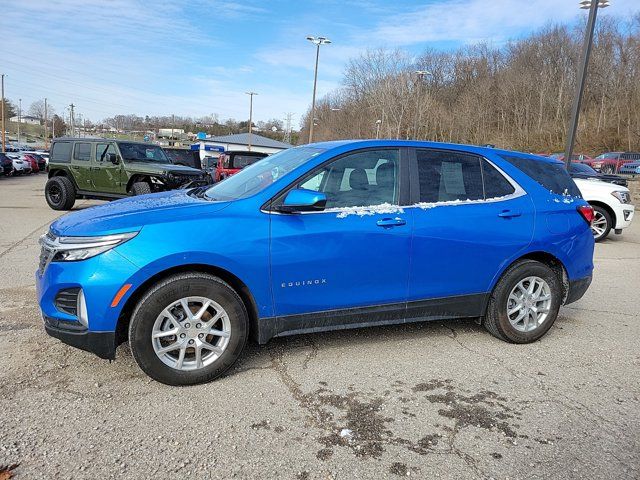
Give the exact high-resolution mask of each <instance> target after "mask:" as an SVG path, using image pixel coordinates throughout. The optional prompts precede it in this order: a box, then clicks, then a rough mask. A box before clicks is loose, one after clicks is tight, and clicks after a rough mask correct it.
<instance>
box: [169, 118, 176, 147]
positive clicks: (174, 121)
mask: <svg viewBox="0 0 640 480" xmlns="http://www.w3.org/2000/svg"><path fill="white" fill-rule="evenodd" d="M175 124H176V116H175V115H174V114H172V115H171V140H170V141H169V146H171V141H173V130H174V126H175ZM173 144H174V145H175V144H176V142H173Z"/></svg>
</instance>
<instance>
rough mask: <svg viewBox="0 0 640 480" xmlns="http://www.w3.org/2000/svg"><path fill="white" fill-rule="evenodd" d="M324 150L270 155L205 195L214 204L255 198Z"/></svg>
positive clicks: (291, 151) (299, 149)
mask: <svg viewBox="0 0 640 480" xmlns="http://www.w3.org/2000/svg"><path fill="white" fill-rule="evenodd" d="M323 151H324V150H322V149H319V148H310V147H297V148H290V149H288V150H283V151H282V152H279V153H276V154H275V155H270V156H268V157H266V158H264V159H263V160H260V161H259V162H256V163H254V164H253V165H250V166H248V167H247V168H245V169H243V170H242V171H240V172H239V173H237V174H236V175H233V176H231V177H229V178H227V179H225V180H224V181H222V182H219V183H216V184H215V185H214V186H213V187H211V188H209V189H208V190H207V191H206V192H205V196H206V197H208V198H209V199H210V200H224V201H228V200H238V199H240V198H246V197H248V196H250V195H254V194H256V193H258V192H260V191H262V190H264V189H265V188H267V187H268V186H269V185H271V184H273V183H274V182H275V181H276V180H278V179H279V178H282V177H283V176H284V175H286V174H287V173H289V172H291V171H292V170H294V169H296V168H297V167H299V166H300V165H302V164H303V163H305V162H306V161H307V160H309V159H311V158H313V157H315V156H316V155H319V154H320V153H322V152H323Z"/></svg>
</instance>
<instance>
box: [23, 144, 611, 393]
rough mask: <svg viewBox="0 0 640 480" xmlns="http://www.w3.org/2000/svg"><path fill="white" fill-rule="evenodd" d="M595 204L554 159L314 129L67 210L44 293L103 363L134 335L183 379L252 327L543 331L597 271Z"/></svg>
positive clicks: (155, 369) (46, 264) (57, 331)
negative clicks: (186, 184) (320, 139)
mask: <svg viewBox="0 0 640 480" xmlns="http://www.w3.org/2000/svg"><path fill="white" fill-rule="evenodd" d="M54 156H55V153H54ZM607 185H609V184H607ZM592 217H593V209H592V208H591V207H590V206H589V204H588V203H587V202H586V201H584V200H583V199H582V198H581V197H580V191H579V190H578V188H577V187H576V184H575V183H574V181H573V180H572V179H571V177H570V176H569V175H568V173H567V172H566V170H565V169H564V168H563V167H562V166H561V165H558V164H557V162H555V161H552V160H551V159H542V158H539V157H535V156H532V155H527V154H521V153H515V152H508V151H504V150H497V149H490V148H482V147H474V146H463V145H454V144H442V143H431V142H412V141H398V140H367V141H340V142H327V143H318V144H311V145H305V146H301V147H296V148H291V149H288V150H284V151H282V152H279V153H277V154H275V155H273V156H270V157H267V158H265V159H263V160H261V161H259V162H258V163H256V164H254V165H252V166H251V167H250V168H246V169H244V170H242V171H241V172H239V173H238V174H236V175H234V176H232V177H230V178H228V179H226V180H225V181H223V182H220V183H217V184H214V185H213V186H202V187H197V188H193V189H188V190H178V191H170V192H161V193H156V194H153V195H146V196H144V197H140V198H128V199H124V200H120V201H118V202H114V203H111V204H107V205H99V206H96V207H92V208H88V209H83V210H80V211H77V212H73V213H70V214H68V215H65V216H63V217H61V218H60V219H58V220H56V221H55V222H54V223H53V224H52V225H51V227H50V228H49V231H48V233H47V234H46V235H44V236H43V237H42V238H41V245H42V251H41V256H40V263H39V268H38V271H37V274H36V283H37V292H38V299H39V305H40V308H41V310H42V316H43V319H44V323H45V329H46V331H47V332H48V333H49V334H50V335H52V336H54V337H56V338H59V339H60V340H62V341H63V342H66V343H68V344H70V345H73V346H75V347H78V348H81V349H84V350H88V351H91V352H94V353H95V354H97V355H98V356H100V357H102V358H107V359H114V358H115V352H116V346H117V345H118V344H119V343H122V342H123V341H126V340H127V339H128V340H129V343H130V346H131V351H132V353H133V357H134V359H135V360H136V362H137V363H138V365H139V366H140V367H141V368H142V370H143V371H144V372H146V373H147V374H148V375H149V376H151V377H152V378H154V379H156V380H158V381H160V382H163V383H166V384H170V385H186V384H195V383H201V382H206V381H209V380H212V379H214V378H216V377H218V376H220V375H221V374H222V373H223V372H224V371H225V370H227V369H228V368H229V367H230V366H231V365H232V364H233V363H234V362H235V360H236V359H237V358H238V357H239V355H240V354H241V353H242V350H243V348H244V345H245V343H246V341H247V338H248V337H249V336H250V335H251V336H252V337H253V338H255V339H256V340H257V341H258V342H259V343H262V344H263V343H266V342H267V341H268V340H269V339H271V338H273V337H279V336H284V335H292V334H299V333H306V332H316V331H322V330H332V329H348V328H356V327H363V326H375V325H386V324H393V323H405V322H413V321H424V320H436V319H438V320H441V319H454V318H467V317H472V318H473V317H475V318H478V319H480V320H479V321H480V322H481V323H482V324H484V325H485V327H486V328H487V330H488V331H489V332H490V333H491V334H493V335H494V336H496V337H497V338H499V339H502V340H505V341H508V342H514V343H530V342H534V341H536V340H538V339H539V338H541V337H542V336H543V335H544V334H545V333H546V332H547V331H549V329H550V328H551V326H552V325H553V322H554V321H555V320H556V317H557V315H558V310H559V308H560V305H561V304H563V303H571V302H574V301H576V300H578V299H579V298H580V297H582V296H583V294H584V293H585V291H586V290H587V288H588V286H589V284H590V282H591V275H592V270H593V261H592V257H593V248H594V241H593V235H592V234H591V230H590V222H591V220H592ZM97 272H99V274H97ZM372 353H373V352H372Z"/></svg>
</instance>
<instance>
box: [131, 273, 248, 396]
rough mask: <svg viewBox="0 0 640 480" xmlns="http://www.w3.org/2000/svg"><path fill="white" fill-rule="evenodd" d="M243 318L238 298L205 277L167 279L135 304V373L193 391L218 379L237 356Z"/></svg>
mask: <svg viewBox="0 0 640 480" xmlns="http://www.w3.org/2000/svg"><path fill="white" fill-rule="evenodd" d="M248 333H249V318H248V315H247V311H246V309H245V306H244V303H243V302H242V300H241V299H240V297H239V296H238V294H237V293H236V292H235V291H234V290H233V289H232V288H231V287H230V286H229V285H228V284H227V283H225V282H223V281H222V280H221V279H219V278H217V277H215V276H213V275H208V274H205V273H184V274H179V275H174V276H171V277H169V278H167V279H165V280H163V281H161V282H160V283H158V284H157V285H155V286H154V287H153V288H152V289H151V290H149V292H147V294H146V295H145V296H144V297H143V298H142V299H141V300H140V302H139V303H138V306H137V307H136V309H135V311H134V313H133V315H132V317H131V324H130V326H129V342H130V346H131V352H132V353H133V357H134V358H135V360H136V362H137V363H138V365H139V366H140V368H141V369H142V370H143V371H144V372H145V373H146V374H147V375H149V376H150V377H151V378H153V379H155V380H157V381H159V382H162V383H165V384H167V385H194V384H198V383H204V382H209V381H211V380H214V379H215V378H218V377H219V376H220V375H222V374H223V373H224V372H225V371H226V370H227V369H228V368H229V367H231V365H233V363H234V362H235V361H236V359H237V358H238V357H239V356H240V353H241V352H242V350H243V348H244V346H245V344H246V341H247V337H248Z"/></svg>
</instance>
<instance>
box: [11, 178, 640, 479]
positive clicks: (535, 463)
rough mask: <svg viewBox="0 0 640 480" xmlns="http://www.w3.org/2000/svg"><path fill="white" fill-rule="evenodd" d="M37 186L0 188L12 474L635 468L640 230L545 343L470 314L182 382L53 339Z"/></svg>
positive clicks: (275, 346) (614, 250) (502, 474)
mask: <svg viewBox="0 0 640 480" xmlns="http://www.w3.org/2000/svg"><path fill="white" fill-rule="evenodd" d="M44 182H45V176H44V175H38V176H35V175H34V176H31V177H28V178H4V179H0V278H1V279H2V284H1V285H0V351H1V352H2V355H1V356H0V409H1V410H2V416H1V417H0V418H1V421H0V426H1V427H2V428H0V466H1V465H6V464H13V463H19V464H20V465H19V466H18V467H17V469H16V470H15V471H16V475H17V476H18V478H58V477H60V478H97V477H105V478H147V477H152V476H154V475H158V476H165V475H169V474H173V475H175V476H176V477H181V476H186V474H187V473H188V472H191V473H192V474H195V475H196V477H197V478H229V477H232V476H237V477H261V478H276V477H278V478H300V479H305V478H309V479H313V478H323V479H324V478H373V477H376V478H380V477H388V478H396V477H397V476H407V475H409V476H413V477H417V478H433V477H438V476H440V477H443V476H449V477H456V478H476V477H477V478H490V477H493V478H507V477H508V478H548V477H559V476H563V477H569V478H584V477H589V478H616V479H618V478H637V477H638V476H639V475H640V414H639V413H638V411H639V409H640V368H639V367H640V325H639V324H638V320H640V314H639V313H638V307H637V301H638V294H637V292H638V289H639V288H640V248H639V244H640V225H639V224H638V223H637V222H636V223H635V224H634V225H632V226H631V228H630V229H628V230H627V231H625V233H624V235H622V236H617V235H612V236H611V237H610V239H608V240H607V241H605V242H603V243H601V244H598V245H597V246H596V258H595V265H596V270H595V276H594V282H593V285H592V286H591V289H590V290H589V291H588V293H587V295H586V296H585V298H583V299H582V300H580V301H579V302H577V303H575V304H572V305H570V306H569V307H566V308H563V309H562V310H561V312H560V317H559V319H558V321H557V322H556V324H555V326H554V327H553V329H552V330H551V332H550V333H549V334H548V335H547V336H545V337H544V338H543V339H542V340H541V341H540V342H537V343H535V344H532V345H510V344H506V343H504V342H501V341H499V340H496V339H495V338H493V337H491V336H490V335H489V334H488V333H487V332H485V331H484V329H483V328H482V327H479V326H477V325H476V324H475V323H474V322H473V321H464V322H432V323H424V324H414V325H406V326H399V327H387V328H373V329H366V330H360V331H342V332H332V333H324V334H316V335H307V336H301V337H290V338H284V339H276V340H273V341H271V342H270V343H269V344H268V345H266V346H262V347H260V346H257V345H249V347H248V348H247V349H246V350H245V353H244V354H243V356H242V357H241V359H240V361H239V362H238V363H237V364H236V366H235V368H233V369H232V370H231V371H230V372H229V374H228V375H227V376H226V377H224V378H222V379H221V380H218V381H216V382H213V383H210V384H207V385H202V386H197V387H189V388H172V387H167V386H164V385H161V384H159V383H156V382H153V381H152V380H150V379H149V378H148V377H147V376H146V375H144V374H143V373H142V372H141V371H140V370H139V369H138V367H137V366H136V365H135V363H134V361H133V359H132V357H131V354H130V352H129V350H128V346H127V345H123V346H121V347H120V348H119V350H118V358H117V360H116V361H115V362H114V363H109V362H107V361H104V360H100V359H98V358H97V357H95V356H93V355H91V354H89V353H85V352H82V351H79V350H76V349H73V348H71V347H67V346H65V345H63V344H62V343H60V342H58V341H57V340H54V339H52V338H49V337H48V336H46V335H45V333H44V331H43V328H42V325H41V320H40V316H39V310H38V308H37V305H36V300H35V289H34V280H33V272H34V271H35V268H36V265H37V260H38V253H39V248H38V245H37V239H38V236H39V235H40V234H42V233H43V232H44V231H45V230H46V228H47V225H48V223H49V222H50V221H52V220H53V219H54V218H56V217H57V216H58V212H54V211H52V210H50V209H49V208H48V207H47V206H46V203H45V201H44V197H43V189H44ZM92 203H94V202H86V201H85V202H78V203H77V204H76V207H75V208H76V209H77V208H85V207H87V206H89V205H91V204H92ZM213 240H214V239H212V241H213Z"/></svg>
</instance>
